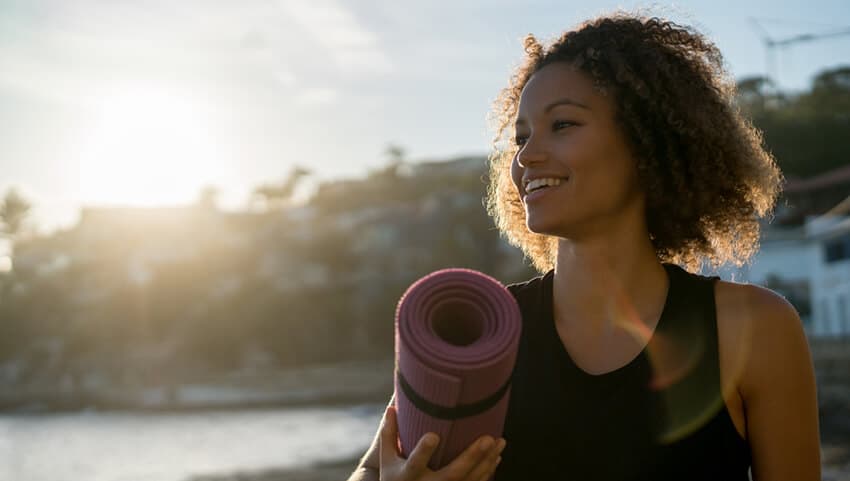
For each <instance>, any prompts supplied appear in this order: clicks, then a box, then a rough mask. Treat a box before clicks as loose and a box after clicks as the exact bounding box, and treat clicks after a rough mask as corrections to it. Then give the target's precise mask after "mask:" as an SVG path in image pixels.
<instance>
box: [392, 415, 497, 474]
mask: <svg viewBox="0 0 850 481" xmlns="http://www.w3.org/2000/svg"><path fill="white" fill-rule="evenodd" d="M438 443H439V437H438V436H437V435H436V434H435V433H426V434H425V435H424V436H422V438H420V439H419V442H418V443H417V444H416V447H414V448H413V451H411V453H410V456H409V457H408V458H407V459H404V458H403V457H401V453H400V452H399V449H398V419H397V417H396V409H395V406H390V407H388V408H387V411H386V412H385V413H384V420H383V423H382V425H381V448H380V454H381V470H380V480H381V481H442V480H444V481H487V480H488V479H490V478H491V477H492V476H493V473H495V472H496V467H497V466H498V465H499V462H500V461H501V460H502V458H501V456H500V454H501V453H502V450H503V449H504V448H505V440H504V439H501V438H500V439H499V440H498V441H496V440H494V439H493V437H492V436H481V437H480V438H478V439H476V440H475V442H473V443H472V444H470V445H469V447H467V448H466V449H465V450H464V451H463V452H462V453H460V455H459V456H458V457H457V458H455V459H454V460H453V461H452V462H451V463H449V464H448V465H447V466H445V467H443V468H442V469H440V470H439V471H433V470H431V469H429V468H428V461H429V460H430V459H431V456H432V455H433V454H434V451H435V450H436V449H437V445H438Z"/></svg>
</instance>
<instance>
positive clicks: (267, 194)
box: [252, 165, 311, 209]
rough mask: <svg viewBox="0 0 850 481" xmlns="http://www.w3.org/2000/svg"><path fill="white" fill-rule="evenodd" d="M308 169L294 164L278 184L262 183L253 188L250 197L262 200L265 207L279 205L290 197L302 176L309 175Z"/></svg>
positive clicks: (283, 203)
mask: <svg viewBox="0 0 850 481" xmlns="http://www.w3.org/2000/svg"><path fill="white" fill-rule="evenodd" d="M310 174H311V172H310V170H309V169H305V168H303V167H300V166H297V165H296V166H295V167H293V168H292V170H290V171H289V174H288V175H287V176H286V178H285V179H284V180H283V182H281V183H280V184H263V185H261V186H259V187H256V188H255V189H254V192H253V193H252V197H253V198H254V199H259V200H262V201H263V203H264V204H265V206H266V209H270V208H274V207H281V206H283V205H285V204H286V203H287V202H289V201H290V200H291V199H292V196H293V194H295V188H296V187H297V186H298V184H299V183H300V182H301V180H302V179H303V178H304V177H307V176H308V175H310Z"/></svg>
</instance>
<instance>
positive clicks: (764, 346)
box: [715, 280, 811, 397]
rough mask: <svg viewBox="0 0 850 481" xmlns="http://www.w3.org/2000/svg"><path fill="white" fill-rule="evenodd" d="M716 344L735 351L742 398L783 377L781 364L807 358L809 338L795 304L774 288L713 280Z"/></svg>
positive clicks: (805, 361) (802, 361)
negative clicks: (719, 342) (718, 343)
mask: <svg viewBox="0 0 850 481" xmlns="http://www.w3.org/2000/svg"><path fill="white" fill-rule="evenodd" d="M715 298H716V301H715V302H716V306H717V323H718V331H719V336H720V341H721V344H723V345H725V348H726V349H727V350H730V351H731V352H734V353H736V358H737V359H736V361H735V364H736V365H738V366H740V368H741V373H740V374H741V378H740V380H739V388H740V389H741V394H742V395H744V396H745V397H748V396H747V395H748V394H749V397H752V396H754V395H756V394H757V393H758V392H759V391H760V389H759V387H760V386H763V385H765V384H768V383H771V382H774V381H776V379H777V378H778V377H781V376H783V374H784V373H783V372H782V371H783V368H782V366H785V365H803V366H807V365H809V364H810V363H811V358H810V354H809V350H808V341H807V339H806V335H805V331H804V329H803V324H802V321H801V320H800V316H799V315H798V313H797V310H796V309H795V308H794V306H792V305H791V303H789V302H788V301H787V300H786V299H785V298H784V297H783V296H781V295H779V294H777V293H776V292H774V291H772V290H770V289H767V288H764V287H761V286H757V285H753V284H739V283H735V282H729V281H722V280H718V281H717V282H716V284H715Z"/></svg>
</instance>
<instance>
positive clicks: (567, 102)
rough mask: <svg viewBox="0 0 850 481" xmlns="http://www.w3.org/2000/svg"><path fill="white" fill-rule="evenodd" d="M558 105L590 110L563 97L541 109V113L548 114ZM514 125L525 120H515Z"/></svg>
mask: <svg viewBox="0 0 850 481" xmlns="http://www.w3.org/2000/svg"><path fill="white" fill-rule="evenodd" d="M559 105H572V106H574V107H579V108H582V109H585V110H590V107H588V106H587V105H585V104H583V103H581V102H578V101H576V100H573V99H570V98H567V97H564V98H562V99H558V100H556V101H554V102H552V103H550V104H549V105H547V106H546V108H544V109H543V113H549V111H550V110H552V109H554V108H555V107H557V106H559ZM516 123H517V124H524V123H525V120H524V119H517V121H516Z"/></svg>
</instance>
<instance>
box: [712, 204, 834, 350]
mask: <svg viewBox="0 0 850 481" xmlns="http://www.w3.org/2000/svg"><path fill="white" fill-rule="evenodd" d="M848 211H850V197H848V199H847V200H845V201H844V202H842V203H841V204H839V205H838V206H836V208H835V209H832V210H831V211H830V212H829V213H827V214H825V215H823V216H820V217H817V218H814V219H809V220H807V221H806V223H805V225H803V226H802V227H793V228H785V229H782V228H775V227H771V228H768V229H765V232H764V234H763V236H762V241H761V250H760V251H759V252H758V253H757V254H756V255H755V256H754V258H753V260H752V262H751V264H749V265H746V266H743V267H742V268H734V267H733V268H723V269H720V271H719V273H718V275H720V277H722V278H723V279H729V280H734V281H736V282H749V283H752V284H759V285H763V286H766V287H769V288H771V289H773V290H774V291H776V292H778V293H780V294H782V295H784V296H785V297H786V298H787V299H788V300H789V301H790V302H791V303H792V304H794V306H795V307H796V308H797V310H798V311H799V313H800V317H801V318H802V320H803V325H804V327H805V329H806V333H807V334H808V335H809V336H810V337H842V336H844V337H850V216H848V215H847V214H848Z"/></svg>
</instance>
